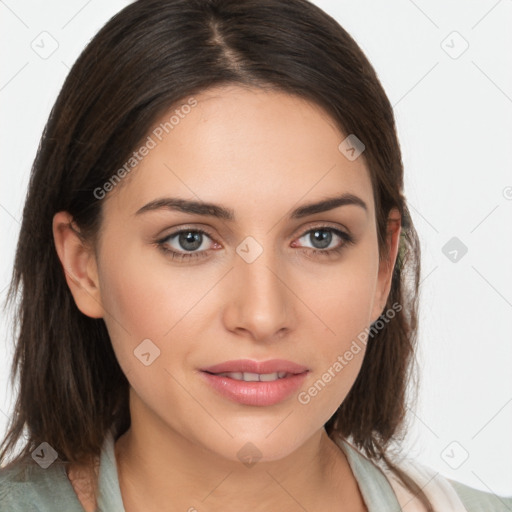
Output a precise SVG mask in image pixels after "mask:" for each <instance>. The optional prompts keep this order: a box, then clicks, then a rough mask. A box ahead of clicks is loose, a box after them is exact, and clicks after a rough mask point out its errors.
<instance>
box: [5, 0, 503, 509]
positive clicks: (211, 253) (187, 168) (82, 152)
mask: <svg viewBox="0 0 512 512" xmlns="http://www.w3.org/2000/svg"><path fill="white" fill-rule="evenodd" d="M419 256H420V253H419V244H418V239H417V235H416V232H415V229H414V226H413V224H412V222H411V219H410V216H409V212H408V209H407V205H406V202H405V197H404V195H403V168H402V164H401V157H400V150H399V144H398V140H397V136H396V131H395V125H394V118H393V112H392V108H391V106H390V104H389V101H388V99H387V97H386V95H385V92H384V91H383V89H382V87H381V85H380V83H379V81H378V79H377V77H376V75H375V72H374V70H373V68H372V67H371V65H370V64H369V62H368V61H367V59H366V58H365V56H364V55H363V53H362V52H361V50H360V49H359V48H358V46H357V45H356V43H355V42H354V41H353V39H352V38H351V37H350V36H349V35H348V34H347V33H346V32H345V31H344V30H343V29H342V28H341V27H340V26H339V25H338V24H337V23H336V22H335V21H334V20H333V19H332V18H330V17H329V16H327V15H326V14H325V13H323V12H322V11H321V10H319V9H318V8H316V7H315V6H314V5H312V4H310V3H308V2H306V1H305V0H293V1H290V0H286V1H284V0H264V1H261V0H257V1H256V0H255V1H251V0H244V1H240V0H236V1H235V0H209V1H208V0H171V1H163V0H144V1H138V2H135V3H133V4H131V5H129V6H128V7H126V8H125V9H123V11H121V12H120V13H119V14H118V15H116V16H115V17H114V18H112V20H110V22H109V23H107V25H106V26H105V27H104V28H103V29H102V30H101V31H100V32H99V33H98V34H97V35H96V37H95V38H94V39H93V40H92V41H91V42H90V44H89V45H88V47H87V48H86V49H85V50H84V52H83V54H82V55H81V56H80V58H79V59H78V61H77V62H76V64H75V65H74V66H73V68H72V70H71V72H70V74H69V76H68V78H67V80H66V82H65V84H64V86H63V89H62V91H61V93H60V95H59V98H58V99H57V102H56V104H55V107H54V109H53V110H52V113H51V115H50V119H49V122H48V125H47V127H46V129H45V132H44V134H43V138H42V141H41V146H40V148H39V151H38V154H37V157H36V161H35V163H34V168H33V174H32V179H31V182H30V185H29V191H28V195H27V200H26V206H25V210H24V215H23V224H22V228H21V232H20V239H19V243H18V249H17V254H16V261H15V269H14V275H13V280H12V283H11V289H10V295H9V297H10V299H11V300H12V298H13V297H14V295H15V293H16V290H17V289H18V287H19V286H20V285H21V284H22V285H23V294H22V300H21V302H20V305H19V319H20V330H19V337H18V340H17V345H16V353H15V360H14V368H17V369H18V371H19V380H20V387H19V395H18V397H17V403H16V408H15V415H14V417H13V420H12V423H11V425H10V429H9V431H8V434H7V437H6V439H5V440H4V443H3V445H2V448H3V451H2V453H1V455H0V459H2V460H4V459H6V455H7V453H8V452H9V451H12V449H13V448H14V446H15V443H16V442H17V441H18V440H19V439H20V437H21V435H22V432H23V429H24V427H27V432H28V439H27V442H26V444H25V446H24V448H23V450H22V451H21V452H20V453H19V454H18V456H17V457H15V459H13V460H12V461H10V464H9V465H8V466H7V467H6V468H4V469H3V470H2V472H1V478H2V491H0V492H1V494H0V504H1V508H2V510H3V509H6V510H14V511H15V510H27V508H28V507H29V505H30V504H33V505H36V506H37V509H38V510H41V511H47V510H48V511H49V510H55V506H56V505H55V503H57V507H58V509H59V510H66V511H81V510H86V511H93V510H102V511H122V510H125V511H126V512H131V511H135V510H145V511H153V510H158V511H160V510H189V511H195V510H197V511H203V510H204V511H206V510H208V511H220V510H222V511H231V510H241V509H246V510H253V511H260V510H286V511H288V510H289V511H292V510H294V511H295V510H308V511H311V512H312V511H320V510H342V509H343V510H350V511H371V512H373V511H377V510H379V511H381V510H400V509H405V510H443V511H444V510H469V511H472V510H486V511H492V510H496V511H497V510H503V507H504V506H507V507H509V508H512V499H509V498H502V497H499V496H494V495H491V494H489V493H484V492H479V491H476V490H473V489H470V488H469V487H467V486H464V485H462V484H460V483H457V482H449V481H447V480H445V479H443V478H442V477H440V476H437V477H436V476H435V475H434V473H432V472H429V470H428V468H425V467H422V466H420V465H419V464H414V463H412V461H410V462H409V463H408V464H406V463H405V462H404V461H401V462H399V461H398V460H399V459H398V456H397V454H394V455H393V454H392V453H391V450H390V443H391V442H392V441H394V440H396V439H398V438H399V437H400V434H401V433H402V431H403V420H404V416H405V409H406V404H405V392H406V389H407V386H408V379H409V375H411V365H412V361H413V354H414V348H415V340H416V329H417V291H418V278H419V272H420V269H419V261H420V258H419Z"/></svg>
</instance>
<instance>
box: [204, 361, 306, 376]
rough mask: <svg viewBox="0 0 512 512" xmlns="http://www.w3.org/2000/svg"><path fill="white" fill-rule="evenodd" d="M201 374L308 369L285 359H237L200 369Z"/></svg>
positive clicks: (302, 371) (300, 371)
mask: <svg viewBox="0 0 512 512" xmlns="http://www.w3.org/2000/svg"><path fill="white" fill-rule="evenodd" d="M201 371H203V372H209V373H226V372H250V373H275V372H286V373H296V374H297V373H304V372H307V371H309V368H307V367H306V366H302V365H300V364H297V363H294V362H292V361H287V360H286V359H270V360H268V361H253V360H251V359H237V360H234V361H225V362H223V363H219V364H216V365H214V366H209V367H208V368H201Z"/></svg>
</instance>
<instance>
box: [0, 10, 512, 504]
mask: <svg viewBox="0 0 512 512" xmlns="http://www.w3.org/2000/svg"><path fill="white" fill-rule="evenodd" d="M314 3H316V4H317V5H318V6H320V7H321V8H323V9H324V10H326V11H327V12H328V13H329V14H330V15H332V16H333V17H335V18H336V19H337V21H338V22H339V23H340V24H341V25H342V26H343V27H344V28H345V29H346V30H347V31H348V32H349V33H350V34H351V35H352V36H353V37H354V38H355V39H356V41H357V42H358V44H359V45H360V46H361V48H362V49H363V51H364V52H365V53H366V55H367V56H368V58H369V59H370V61H371V62H372V64H373V65H374V67H375V69H376V71H377V73H378V75H379V77H380V79H381V81H382V84H383V86H384V88H385V90H386V92H387V94H388V96H389V98H390V100H391V103H392V104H393V106H394V109H395V115H396V120H397V126H398V131H399V137H400V141H401V146H402V151H403V159H404V164H405V169H406V190H405V192H406V196H407V199H408V202H409V206H410V209H411V212H412V216H413V220H414V222H415V224H416V228H417V230H418V232H419V235H420V239H421V243H422V251H423V255H422V267H423V270H422V284H421V294H420V296H421V307H420V314H421V322H420V326H421V327H420V350H419V353H418V359H419V361H420V367H421V378H422V380H421V388H420V396H419V402H418V406H417V409H416V410H415V411H414V412H411V413H410V423H411V429H410V431H409V434H408V436H407V438H406V440H405V441H406V446H407V451H408V453H409V455H410V456H411V457H413V458H416V459H418V460H420V461H421V462H423V463H424V464H427V465H429V466H431V467H432V468H434V469H436V470H437V471H440V472H441V473H442V474H444V475H446V476H448V477H450V478H454V479H456V480H459V481H462V482H464V483H466V484H468V485H471V486H473V487H476V488H478V489H482V490H486V491H489V492H495V493H498V494H505V495H511V494H512V372H511V363H512V343H511V341H512V334H511V333H512V266H511V263H510V262H511V261H512V229H511V225H512V222H511V221H512V143H511V142H512V57H511V51H512V31H511V30H510V28H511V27H512V1H511V0H501V1H496V0H485V1H479V2H477V1H468V0H459V1H452V2H442V1H441V0H435V1H432V0H431V1H429V2H427V1H426V0H417V1H415V2H413V1H412V0H392V1H387V2H379V1H377V0H373V1H370V0H364V1H361V0H359V1H357V2H356V1H355V0H352V1H345V0H340V1H334V0H330V1H328V0H316V1H315V2H314ZM107 4H108V5H107ZM127 4H128V2H126V1H124V2H123V1H119V0H117V1H114V0H110V1H109V2H100V1H99V0H89V1H85V0H67V1H63V0H60V1H56V0H53V1H50V0H45V1H44V2H43V1H35V0H24V1H23V2H15V1H14V0H2V1H1V2H0V44H1V47H2V48H3V49H4V51H3V52H2V55H1V56H0V69H1V70H2V73H1V74H0V108H1V112H2V115H1V121H0V122H1V126H0V143H1V148H0V149H1V155H2V158H1V167H0V169H1V170H0V172H1V180H2V181H1V187H0V230H1V232H0V236H1V244H0V247H1V249H0V251H1V266H0V293H1V296H0V298H1V299H2V300H3V299H4V298H5V292H6V287H7V284H8V282H9V279H10V274H11V271H12V264H13V257H14V250H15V244H16V239H17V235H18V231H19V227H20V220H21V215H22V208H23V202H24V196H25V192H26V187H27V183H28V178H29V172H30V167H31V164H32V161H33V159H34V156H35V153H36V149H37V145H38V142H39V138H40V136H41V132H42V129H43V127H44V124H45V122H46V120H47V117H48V114H49V112H50V109H51V107H52V105H53V103H54V101H55V99H56V96H57V94H58V91H59V90H60V87H61V85H62V83H63V81H64V78H65V76H66V74H67V73H68V71H69V68H70V66H71V65H72V64H73V63H74V61H75V60H76V58H77V57H78V54H79V52H80V51H81V50H82V48H83V47H84V46H85V44H86V43H87V42H88V41H89V40H90V39H91V38H92V37H93V36H94V35H95V34H96V32H97V31H98V30H99V29H100V28H101V26H102V25H103V24H104V23H105V22H106V21H107V20H108V19H109V18H110V17H111V16H112V15H113V14H114V13H116V12H118V11H119V10H120V9H121V8H123V7H124V6H125V5H127ZM454 31H456V32H458V34H459V35H457V34H453V32H454ZM42 32H47V33H48V34H50V35H48V34H43V35H41V33H42ZM42 38H45V39H44V45H45V48H46V49H49V48H50V49H51V45H52V44H54V45H55V44H58V48H57V49H56V50H55V52H54V53H53V54H52V55H50V56H49V57H48V58H46V59H43V58H41V57H40V56H39V55H38V54H37V53H36V52H35V51H34V50H33V48H32V46H35V45H37V44H38V45H39V46H42V45H43V43H41V39H42ZM462 38H463V39H462ZM52 39H53V40H55V41H56V43H54V42H52ZM464 40H465V41H466V42H467V43H464ZM443 41H445V42H444V43H443ZM465 44H469V47H468V48H467V50H466V51H465V52H464V53H462V54H461V55H460V56H458V53H459V52H461V50H462V49H464V46H465ZM31 45H32V46H31ZM450 54H451V56H450ZM453 57H457V58H453ZM452 237H457V238H458V239H459V240H460V242H462V243H463V244H464V245H465V246H467V248H468V251H467V253H466V254H465V255H464V256H463V257H460V254H461V253H460V252H459V253H458V254H459V256H458V261H456V262H454V261H451V260H450V259H449V258H448V257H447V256H445V254H444V253H443V251H442V248H443V247H444V245H445V244H446V243H447V242H448V241H449V240H450V239H451V238H452ZM450 250H451V249H450ZM445 252H446V251H445ZM0 320H1V322H2V323H1V325H0V328H1V332H0V335H1V339H0V410H1V413H0V434H1V435H3V433H4V432H5V428H6V424H7V423H6V422H7V417H8V415H9V413H10V412H11V406H12V390H10V389H9V388H8V387H7V386H8V380H7V377H8V370H9V363H10V358H11V356H12V352H13V349H12V344H13V340H12V339H11V338H10V336H9V330H8V327H9V326H8V322H9V318H8V317H7V315H6V314H4V315H3V316H1V317H0ZM466 456H467V459H466V460H464V458H465V457H466ZM456 466H458V467H457V468H456V469H455V467H456Z"/></svg>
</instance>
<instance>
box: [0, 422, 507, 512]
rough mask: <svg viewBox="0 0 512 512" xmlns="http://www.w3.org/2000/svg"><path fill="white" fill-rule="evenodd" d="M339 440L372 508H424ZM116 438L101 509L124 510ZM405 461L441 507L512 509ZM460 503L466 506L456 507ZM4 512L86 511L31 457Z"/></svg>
mask: <svg viewBox="0 0 512 512" xmlns="http://www.w3.org/2000/svg"><path fill="white" fill-rule="evenodd" d="M336 442H337V444H338V446H339V447H340V448H341V449H342V450H343V452H344V453H345V454H346V456H347V460H348V462H349V464H350V467H351V469H352V472H353V474H354V477H355V479H356V480H357V483H358V485H359V488H360V491H361V494H362V496H363V500H364V502H365V504H366V507H367V508H368V512H400V511H402V510H403V511H406V512H413V511H414V512H415V511H416V510H421V508H415V507H418V506H419V505H418V504H417V503H415V501H414V499H411V497H410V496H409V495H408V494H407V492H405V491H404V490H403V488H401V486H400V485H399V484H398V482H397V481H393V478H392V477H391V476H390V475H389V474H388V473H387V472H386V469H385V468H384V467H381V466H380V465H379V464H376V463H374V462H373V461H371V460H370V459H368V458H367V457H365V456H364V454H362V453H361V452H360V451H359V450H358V449H357V448H356V447H354V446H353V445H351V444H350V443H349V442H348V441H346V440H340V441H336ZM114 443H115V441H114V436H113V434H112V432H109V433H108V434H107V436H106V438H105V441H104V444H103V447H102V451H101V456H100V468H99V480H98V511H99V512H124V507H123V500H122V496H121V491H120V487H119V480H118V473H117V465H116V459H115V452H114ZM400 467H402V469H405V470H407V471H408V474H409V475H410V476H411V477H414V479H415V481H416V482H421V479H422V478H423V479H430V480H429V482H427V484H426V485H425V482H423V483H422V486H423V491H424V492H426V493H427V495H429V498H431V499H433V503H434V504H436V507H437V508H435V510H436V512H459V510H462V511H467V512H512V497H507V498H505V497H501V496H496V495H493V494H491V493H487V492H483V491H479V490H476V489H473V488H471V487H468V486H466V485H464V484H462V483H459V482H455V481H451V480H448V479H445V478H443V477H441V476H440V475H438V474H437V473H436V472H434V471H433V470H431V469H430V468H427V467H426V466H423V465H421V464H419V463H414V462H411V461H409V462H408V465H406V464H404V463H402V465H401V466H400ZM422 472H423V473H422ZM432 475H434V477H432ZM436 475H437V476H436ZM443 489H444V490H443ZM436 497H437V502H436ZM450 499H452V500H454V501H450ZM460 505H462V506H463V508H462V509H460V508H456V507H458V506H460ZM447 507H449V508H447ZM0 512H84V509H83V507H82V505H81V504H80V501H79V500H78V498H77V496H76V494H75V491H74V489H73V487H72V485H71V482H70V481H69V479H68V476H67V473H66V466H65V464H64V463H62V462H59V461H58V459H57V460H56V461H54V462H53V464H51V465H50V466H49V467H47V468H46V469H44V468H42V467H41V466H40V465H39V464H37V463H36V462H35V461H34V460H33V459H32V458H31V457H29V458H28V459H27V460H26V461H24V462H23V463H18V464H17V465H16V466H14V467H10V468H1V469H0Z"/></svg>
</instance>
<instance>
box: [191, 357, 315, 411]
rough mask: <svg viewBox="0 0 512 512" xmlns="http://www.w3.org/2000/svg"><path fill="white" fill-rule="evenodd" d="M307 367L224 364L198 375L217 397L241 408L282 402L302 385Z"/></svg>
mask: <svg viewBox="0 0 512 512" xmlns="http://www.w3.org/2000/svg"><path fill="white" fill-rule="evenodd" d="M309 371H310V370H309V368H307V367H305V366H302V365H299V364H297V363H293V362H291V361H286V360H282V359H273V360H270V361H263V362H258V361H252V360H249V359H242V360H237V361H226V362H224V363H220V364H217V365H214V366H211V367H208V368H203V369H202V370H201V372H200V373H201V374H202V376H203V378H204V379H205V380H206V382H207V384H208V385H209V386H210V387H211V388H213V390H215V391H216V392H217V393H218V395H220V396H222V397H224V398H227V399H229V400H230V401H231V402H236V403H239V404H244V405H252V406H259V407H262V406H269V405H275V404H278V403H280V402H283V401H285V400H286V399H288V398H289V397H290V395H291V394H293V393H294V392H296V391H297V390H298V388H299V387H300V386H301V385H302V383H303V382H304V379H305V377H306V375H307V374H308V373H309Z"/></svg>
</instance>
